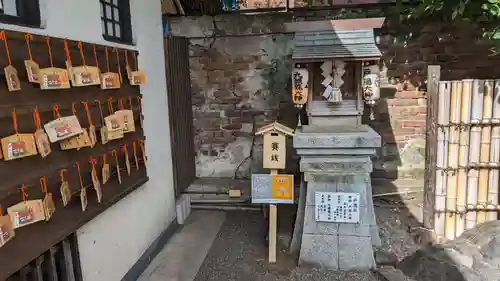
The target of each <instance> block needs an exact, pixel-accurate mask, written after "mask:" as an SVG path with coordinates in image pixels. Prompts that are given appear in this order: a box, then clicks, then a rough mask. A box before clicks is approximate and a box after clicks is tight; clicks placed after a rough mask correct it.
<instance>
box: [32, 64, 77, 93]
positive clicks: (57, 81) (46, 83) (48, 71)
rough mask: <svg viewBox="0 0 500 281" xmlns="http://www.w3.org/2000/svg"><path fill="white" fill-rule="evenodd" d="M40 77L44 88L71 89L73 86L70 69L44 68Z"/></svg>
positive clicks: (41, 86) (41, 85)
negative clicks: (70, 79) (69, 73)
mask: <svg viewBox="0 0 500 281" xmlns="http://www.w3.org/2000/svg"><path fill="white" fill-rule="evenodd" d="M39 79H40V88H41V89H42V90H56V89H69V88H70V87H71V86H70V84H69V75H68V71H67V70H66V69H64V68H55V67H49V68H42V69H40V76H39Z"/></svg>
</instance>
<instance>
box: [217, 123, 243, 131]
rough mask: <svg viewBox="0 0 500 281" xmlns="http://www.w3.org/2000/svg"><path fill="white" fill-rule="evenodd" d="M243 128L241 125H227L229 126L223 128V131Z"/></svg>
mask: <svg viewBox="0 0 500 281" xmlns="http://www.w3.org/2000/svg"><path fill="white" fill-rule="evenodd" d="M241 127H242V125H241V123H231V124H227V125H224V126H222V129H224V130H232V131H234V130H239V129H241Z"/></svg>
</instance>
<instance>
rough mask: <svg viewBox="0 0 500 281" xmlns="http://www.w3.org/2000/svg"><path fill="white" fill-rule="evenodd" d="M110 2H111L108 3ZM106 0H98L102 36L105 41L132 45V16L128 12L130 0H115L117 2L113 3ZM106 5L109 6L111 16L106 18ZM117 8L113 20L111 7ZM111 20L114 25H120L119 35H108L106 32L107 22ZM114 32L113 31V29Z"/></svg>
mask: <svg viewBox="0 0 500 281" xmlns="http://www.w3.org/2000/svg"><path fill="white" fill-rule="evenodd" d="M110 2H111V3H110ZM110 2H107V1H106V0H99V5H100V7H99V9H101V10H102V14H101V15H100V18H101V28H102V36H103V38H104V39H105V40H106V41H110V42H114V43H120V44H126V45H133V44H134V42H133V37H132V16H131V14H130V0H117V4H114V3H113V0H110ZM106 6H110V7H111V17H110V18H108V17H107V16H108V15H107V11H106ZM114 8H117V9H118V17H119V19H118V20H115V14H114V12H113V9H114ZM109 22H111V23H112V24H113V27H114V25H118V26H120V37H117V36H114V35H110V34H109V32H108V23H109ZM112 33H113V34H114V33H115V31H114V30H113V31H112Z"/></svg>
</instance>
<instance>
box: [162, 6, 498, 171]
mask: <svg viewBox="0 0 500 281" xmlns="http://www.w3.org/2000/svg"><path fill="white" fill-rule="evenodd" d="M367 14H368V16H369V14H370V11H368V12H367ZM331 16H332V12H331V11H320V12H309V13H308V14H307V15H295V16H294V17H292V15H290V14H273V15H252V16H244V15H224V16H216V17H207V16H205V17H185V18H173V19H171V20H170V23H169V26H170V28H171V34H172V35H178V36H187V37H189V38H190V40H191V50H190V54H191V59H190V64H191V78H192V81H193V82H192V85H193V112H194V118H195V120H194V127H195V130H196V136H195V143H196V147H197V149H198V158H197V171H198V175H199V176H220V177H230V176H234V175H235V170H236V169H238V171H239V172H238V173H236V174H238V175H240V176H245V175H248V173H249V171H250V170H252V163H251V161H248V158H249V156H250V154H251V153H253V155H252V158H253V159H254V161H253V162H254V170H255V169H256V167H259V166H260V165H261V162H260V159H259V157H258V156H259V148H260V147H259V144H258V143H257V144H254V145H253V146H252V138H251V133H252V131H253V129H254V123H255V127H260V126H262V125H263V124H266V123H268V122H271V121H274V120H275V118H277V117H278V118H280V119H281V120H284V121H283V122H285V123H287V124H288V125H289V126H294V125H295V124H294V122H295V121H293V117H294V113H293V107H291V106H290V104H287V103H286V101H287V99H288V98H289V94H288V93H289V89H288V88H287V84H288V83H287V82H285V81H286V80H287V79H288V77H290V76H289V75H290V69H289V68H287V67H288V66H287V65H286V62H287V61H289V60H290V58H289V54H290V52H291V49H292V48H293V46H292V45H291V42H292V38H293V36H291V35H290V34H284V33H283V23H285V22H290V21H293V20H296V21H303V20H324V19H325V18H329V17H331ZM478 34H479V33H478V32H477V28H476V27H474V26H473V25H471V24H469V25H466V26H462V27H450V26H447V25H444V24H442V23H439V24H438V23H435V24H428V25H426V26H425V27H423V28H419V29H418V30H415V31H414V32H411V35H412V36H409V35H410V33H409V32H408V31H406V32H405V33H401V31H400V29H399V26H397V25H395V24H391V23H390V22H389V24H388V26H387V27H386V28H384V29H383V30H381V31H379V34H378V43H379V47H380V49H381V50H382V52H383V60H382V63H381V69H382V91H381V93H382V99H381V101H380V102H378V104H377V106H376V108H375V113H376V114H375V117H376V118H375V120H374V121H370V122H369V124H370V125H371V126H372V127H373V128H374V129H375V130H376V131H377V132H379V133H380V135H381V136H382V138H383V147H382V149H381V150H380V152H379V153H378V155H377V158H376V159H375V161H374V164H375V172H374V174H373V175H374V177H382V178H391V179H393V178H407V177H409V178H417V179H419V178H420V179H421V178H422V177H423V172H424V153H425V119H426V98H425V86H426V85H425V80H426V70H427V66H428V65H429V64H440V65H441V68H442V74H441V76H442V79H464V78H495V77H500V68H498V67H496V68H495V66H496V65H498V64H499V63H500V59H499V58H498V56H496V57H490V56H489V54H490V53H489V51H488V48H489V46H488V45H486V44H482V43H481V44H480V43H478V42H477V40H476V37H477V35H478ZM400 37H406V38H400ZM276 61H277V62H278V63H277V64H278V67H277V68H278V71H277V72H275V73H274V74H273V75H274V77H277V81H274V84H278V85H282V87H281V88H279V86H278V88H277V89H276V86H274V88H273V87H270V86H269V83H270V80H269V69H271V68H273V67H274V68H276ZM273 63H274V64H273ZM276 100H278V103H276ZM279 100H282V102H281V106H280V107H281V110H278V109H277V107H276V104H279ZM283 101H284V103H283ZM252 119H254V120H253V121H252ZM291 119H292V121H290V120H291ZM290 145H291V143H290ZM291 157H293V155H291ZM295 160H296V159H295ZM295 160H292V161H290V162H291V165H290V167H289V169H290V170H291V171H293V170H294V169H296V165H295V164H296V163H295V162H296V161H295Z"/></svg>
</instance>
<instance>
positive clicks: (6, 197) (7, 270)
mask: <svg viewBox="0 0 500 281" xmlns="http://www.w3.org/2000/svg"><path fill="white" fill-rule="evenodd" d="M6 35H7V36H6V37H7V42H8V46H9V49H10V56H11V60H12V64H13V66H14V67H15V68H16V69H17V71H18V73H19V77H20V80H21V88H22V90H21V91H17V92H9V91H8V90H7V85H6V82H5V77H4V73H3V67H5V66H7V64H8V60H7V56H6V55H5V47H4V43H3V41H0V72H1V73H0V137H1V138H3V137H7V136H9V135H12V134H13V133H14V132H13V126H12V118H11V114H12V111H13V109H14V108H15V110H16V112H17V121H18V126H19V132H20V133H33V132H34V130H35V127H34V120H33V109H34V108H35V107H38V108H39V111H40V114H41V121H42V124H44V123H47V122H49V121H51V120H53V112H52V107H53V105H54V104H57V105H58V106H59V108H60V113H61V115H62V116H66V115H70V114H71V105H72V103H75V105H76V114H77V116H78V119H79V121H80V123H81V125H82V127H88V121H87V117H86V113H85V109H84V107H83V105H82V104H81V101H88V102H89V107H90V111H91V116H92V120H93V123H94V125H95V126H96V127H97V130H98V131H97V132H98V136H99V137H98V144H97V145H96V146H95V147H94V148H83V149H81V150H80V151H76V150H71V151H62V150H60V148H59V144H58V143H54V144H52V145H51V148H52V154H50V155H49V156H47V157H46V158H45V159H42V157H41V156H40V155H36V156H31V157H26V158H22V159H18V160H11V161H3V160H0V205H1V207H2V211H3V213H6V209H7V207H9V206H11V205H13V204H16V203H18V202H20V201H21V193H20V187H21V185H23V184H24V185H26V187H27V189H26V191H27V193H28V196H29V199H42V198H43V193H42V189H41V187H40V183H39V180H40V177H41V176H45V178H46V180H47V185H48V189H49V191H50V192H52V194H53V196H54V201H55V202H56V212H55V214H54V216H53V218H52V219H51V220H50V221H48V222H41V223H36V224H33V225H29V226H25V227H22V228H19V229H17V230H16V236H15V237H14V238H13V239H12V240H11V241H10V242H8V243H7V244H6V245H5V246H3V247H1V248H0V265H1V266H0V267H1V269H2V270H0V280H4V279H6V278H7V277H9V276H10V275H11V274H13V273H14V272H16V271H17V270H19V269H20V268H21V267H23V266H24V265H26V264H27V263H29V262H30V261H32V260H34V259H35V258H37V257H38V256H39V255H40V254H41V253H43V252H44V251H46V250H48V249H49V248H50V247H51V246H53V245H54V244H56V243H58V242H59V241H61V240H62V239H64V238H65V237H66V236H68V235H69V234H71V233H73V232H75V231H76V230H77V229H78V228H79V227H81V226H82V225H83V224H85V223H86V222H88V221H89V220H91V219H92V218H94V217H95V216H97V215H98V214H99V213H102V212H103V211H104V210H105V209H107V208H108V207H109V206H111V205H112V204H113V203H115V202H117V201H118V200H120V199H121V198H123V197H124V196H126V195H127V194H129V193H130V192H132V191H133V190H134V189H136V188H138V187H140V186H141V185H142V184H143V183H145V182H146V181H147V176H146V169H145V167H144V165H143V164H142V163H141V164H140V165H139V170H138V171H137V170H136V168H135V167H134V160H133V159H134V157H133V154H132V143H133V142H134V141H135V142H137V141H139V140H144V134H143V131H142V128H141V126H140V121H139V118H141V116H142V114H141V113H140V108H139V106H138V102H137V97H140V96H141V94H140V92H139V87H138V86H130V84H129V83H128V79H127V78H126V74H125V52H124V50H120V52H119V54H120V59H121V61H120V64H121V71H122V77H123V83H122V86H121V88H120V89H116V90H101V89H100V88H99V87H98V86H87V87H79V88H70V89H66V90H46V91H42V90H40V88H39V86H38V85H36V84H31V83H29V82H28V79H27V75H26V71H25V67H24V60H26V59H28V48H27V46H26V42H25V38H24V34H23V33H18V32H11V31H8V32H6ZM63 41H64V40H63V39H59V38H51V50H52V57H53V63H54V67H60V68H65V60H66V54H65V52H64V42H63ZM68 43H69V48H70V50H71V58H72V61H73V66H78V65H82V59H81V56H80V51H79V49H78V47H77V45H78V42H75V41H69V40H68ZM82 44H83V49H84V54H85V58H86V62H87V64H88V65H96V62H95V59H94V54H93V45H92V44H88V43H84V42H82ZM31 46H32V53H33V58H34V60H35V61H36V62H38V64H40V67H41V68H45V67H49V65H50V63H49V54H48V47H47V43H46V37H43V36H33V39H32V42H31ZM108 52H109V62H110V68H111V71H113V72H118V69H117V63H116V55H115V53H113V52H112V48H109V49H108ZM96 53H97V58H98V62H99V66H100V68H101V71H102V72H106V56H105V48H104V46H96ZM128 55H129V62H130V63H131V65H132V68H134V69H135V67H136V66H135V61H134V59H133V54H132V53H131V52H128ZM108 97H112V98H113V100H114V108H115V109H116V107H117V101H118V100H119V99H120V98H124V99H125V101H126V103H125V104H126V106H125V107H126V108H128V107H129V105H128V98H129V97H132V101H133V111H134V117H135V126H136V132H134V133H128V134H125V137H124V138H123V139H120V140H114V141H111V142H109V143H107V144H106V145H102V144H101V143H100V134H99V128H100V127H101V118H100V113H99V108H98V103H96V102H95V101H96V100H99V101H101V103H102V106H103V110H104V114H105V115H107V114H108V110H107V100H108ZM123 144H127V146H128V151H129V157H130V160H131V164H132V173H131V175H130V176H127V173H126V171H125V170H124V168H125V165H124V159H123V153H120V159H119V161H120V162H121V165H120V166H121V168H122V171H121V175H122V179H123V182H122V184H118V180H117V177H116V169H115V165H114V157H111V155H109V154H108V162H109V163H110V164H111V167H112V172H113V175H112V177H111V180H110V182H108V183H107V184H106V185H103V186H102V189H103V202H102V203H101V204H98V203H97V197H96V193H95V192H94V191H93V189H92V188H91V183H92V181H91V179H90V170H91V165H90V164H89V158H90V157H96V158H97V160H98V169H97V171H98V174H99V177H100V174H101V172H100V167H101V165H102V155H103V154H105V153H109V152H110V151H112V150H113V149H116V150H117V151H121V150H120V147H121V146H122V145H123ZM137 153H138V155H139V158H141V156H142V153H141V150H140V149H139V146H137ZM76 162H78V163H79V164H80V166H81V171H82V176H83V182H84V185H85V186H86V187H87V194H88V202H89V204H88V208H87V210H86V211H85V212H82V210H81V205H80V197H79V191H80V183H79V179H78V172H77V169H76V165H75V163H76ZM61 169H66V170H67V172H66V179H67V180H68V181H69V184H70V189H71V191H72V194H73V197H72V199H71V202H70V204H69V205H68V206H66V207H63V205H62V201H61V195H60V192H59V187H60V184H61V180H60V176H59V171H60V170H61ZM123 219H124V220H126V219H127V218H126V217H124V218H123Z"/></svg>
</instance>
